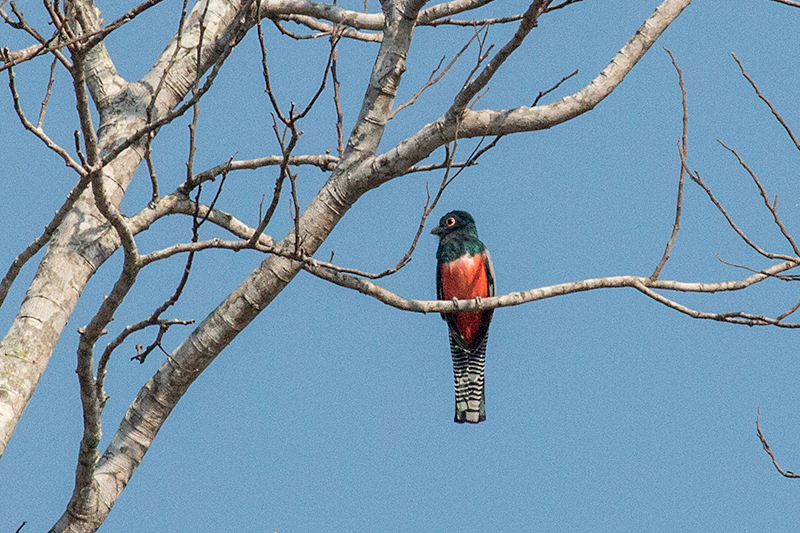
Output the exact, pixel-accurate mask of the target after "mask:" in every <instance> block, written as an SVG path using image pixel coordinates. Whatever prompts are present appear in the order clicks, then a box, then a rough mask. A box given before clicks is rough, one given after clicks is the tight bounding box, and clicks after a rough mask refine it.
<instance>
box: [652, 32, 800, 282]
mask: <svg viewBox="0 0 800 533" xmlns="http://www.w3.org/2000/svg"><path fill="white" fill-rule="evenodd" d="M664 50H666V51H667V53H668V54H669V57H670V60H671V61H672V66H673V67H675V70H676V71H677V73H678V85H679V87H680V89H681V105H682V108H683V133H682V134H681V138H680V139H679V140H678V153H679V154H680V158H681V170H680V177H679V178H678V195H677V202H676V203H677V206H676V207H675V222H674V223H673V224H672V234H671V235H670V237H669V240H668V241H667V246H666V248H665V249H664V255H662V256H661V260H660V261H659V262H658V265H656V269H655V270H654V271H653V273H652V274H651V275H650V279H658V275H659V274H660V273H661V270H662V269H663V268H664V265H666V264H667V261H668V260H669V255H670V252H671V251H672V245H673V244H675V239H676V238H677V237H678V230H680V227H681V211H682V208H683V182H684V178H685V177H686V168H687V163H686V158H687V150H688V146H687V135H688V132H689V108H688V106H687V105H686V86H685V85H684V83H683V71H681V69H680V67H679V66H678V63H676V62H675V56H674V55H673V54H672V52H671V51H670V50H668V49H667V48H664ZM798 255H800V254H798Z"/></svg>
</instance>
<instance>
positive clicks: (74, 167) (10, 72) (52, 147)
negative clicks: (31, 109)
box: [8, 68, 88, 176]
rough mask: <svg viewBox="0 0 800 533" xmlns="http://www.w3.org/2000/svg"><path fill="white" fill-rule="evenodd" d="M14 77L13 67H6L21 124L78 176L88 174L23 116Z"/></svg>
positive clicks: (42, 131) (15, 108)
mask: <svg viewBox="0 0 800 533" xmlns="http://www.w3.org/2000/svg"><path fill="white" fill-rule="evenodd" d="M15 79H16V75H15V74H14V69H13V68H9V69H8V87H9V89H10V90H11V98H12V100H13V101H14V111H16V112H17V117H18V118H19V120H20V122H21V123H22V126H23V127H24V128H25V129H26V130H28V131H30V132H31V133H33V134H34V135H36V137H38V138H39V140H41V141H42V142H43V143H44V144H45V146H47V147H48V148H49V149H50V150H52V151H53V152H55V153H56V154H58V155H59V156H60V157H61V159H63V160H64V163H66V165H67V166H68V167H69V168H71V169H72V170H74V171H75V172H77V173H78V174H79V175H80V176H85V175H86V174H88V172H87V171H86V169H85V168H83V166H82V165H80V164H79V163H78V162H76V161H75V160H74V159H72V157H71V156H70V155H69V153H68V152H67V151H66V150H64V149H63V148H62V147H61V146H59V145H58V144H56V143H55V142H53V140H52V139H50V137H48V136H47V134H46V133H45V132H44V130H42V129H41V128H37V127H36V126H34V125H33V124H32V123H31V121H30V120H28V118H27V117H26V116H25V112H24V111H23V110H22V106H21V104H20V98H19V93H18V92H17V86H16V83H15Z"/></svg>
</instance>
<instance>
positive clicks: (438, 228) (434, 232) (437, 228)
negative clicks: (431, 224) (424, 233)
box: [431, 226, 443, 235]
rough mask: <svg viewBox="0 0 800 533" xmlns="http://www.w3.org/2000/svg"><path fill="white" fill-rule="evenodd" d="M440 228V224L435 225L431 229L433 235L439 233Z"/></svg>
mask: <svg viewBox="0 0 800 533" xmlns="http://www.w3.org/2000/svg"><path fill="white" fill-rule="evenodd" d="M442 229H443V228H442V227H441V226H436V227H435V228H433V229H432V230H431V233H433V234H434V235H439V234H441V233H442Z"/></svg>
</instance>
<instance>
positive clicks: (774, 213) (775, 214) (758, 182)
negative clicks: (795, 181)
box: [717, 139, 800, 256]
mask: <svg viewBox="0 0 800 533" xmlns="http://www.w3.org/2000/svg"><path fill="white" fill-rule="evenodd" d="M717 142H718V143H719V144H721V145H722V147H723V148H725V149H726V150H728V151H729V152H731V153H732V154H733V155H734V156H735V157H736V160H737V161H739V165H741V167H742V168H744V169H745V170H746V171H747V173H748V174H749V175H750V177H751V178H752V179H753V182H754V183H755V184H756V186H757V187H758V192H759V194H760V195H761V198H762V200H764V205H766V206H767V209H769V212H770V213H772V219H773V220H774V221H775V224H776V225H777V226H778V228H780V230H781V233H782V234H783V236H784V238H785V239H786V240H787V241H789V244H790V245H791V246H792V250H793V251H794V253H795V255H797V256H800V249H798V247H797V245H796V244H795V242H794V239H792V236H791V235H789V232H788V231H787V230H786V226H784V225H783V222H782V221H781V217H780V216H779V215H778V210H777V206H776V205H775V204H777V198H776V201H775V203H770V201H769V198H768V197H767V191H766V190H764V186H763V185H761V180H759V179H758V176H756V174H755V172H753V170H752V169H751V168H750V166H749V165H748V164H747V163H745V162H744V160H743V159H742V158H741V156H739V153H738V152H737V151H736V150H734V149H733V148H730V147H728V146H727V145H726V144H725V143H724V142H722V141H720V140H719V139H717Z"/></svg>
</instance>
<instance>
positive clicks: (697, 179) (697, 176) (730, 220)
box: [681, 162, 796, 261]
mask: <svg viewBox="0 0 800 533" xmlns="http://www.w3.org/2000/svg"><path fill="white" fill-rule="evenodd" d="M681 164H682V165H683V168H684V169H686V175H687V176H689V178H690V179H691V180H692V181H693V182H695V183H697V184H698V185H700V187H701V188H702V189H703V190H704V191H705V192H706V195H708V197H709V199H710V200H711V202H712V203H713V204H714V206H715V207H716V208H717V210H718V211H719V212H720V213H722V216H724V217H725V220H727V221H728V225H729V226H730V227H731V228H732V229H733V231H735V232H736V234H737V235H738V236H739V237H741V239H742V240H743V241H744V242H745V243H746V244H747V245H748V246H749V247H750V248H752V249H753V250H755V251H756V252H758V253H759V254H761V255H763V256H764V257H766V258H767V259H780V260H783V261H793V260H795V259H796V258H793V257H791V256H788V255H784V254H773V253H770V252H767V251H765V250H762V249H761V247H759V246H758V245H757V244H756V243H755V242H753V241H752V240H750V238H749V237H747V235H745V233H744V232H743V231H742V230H741V229H739V226H737V225H736V223H735V222H734V221H733V218H731V216H730V214H729V213H728V211H727V210H726V209H725V208H724V207H723V206H722V204H721V203H720V201H719V200H717V198H716V196H714V193H713V192H711V189H710V188H709V187H708V185H706V184H705V182H704V181H703V180H702V178H701V177H700V173H699V172H696V171H693V170H690V169H689V167H688V166H686V165H685V164H684V163H683V162H681Z"/></svg>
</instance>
